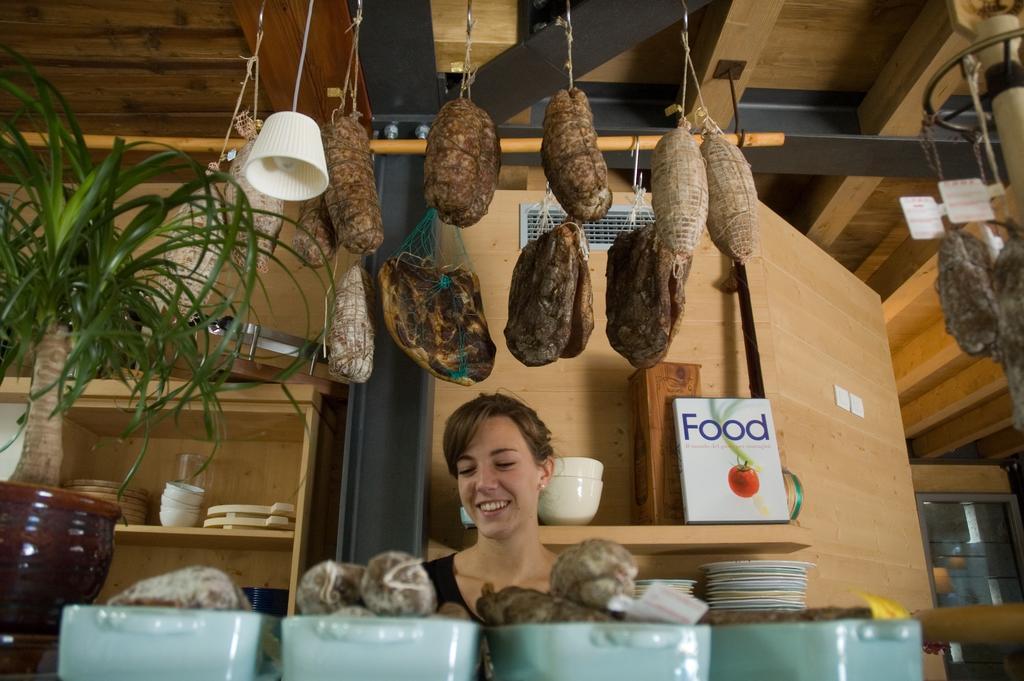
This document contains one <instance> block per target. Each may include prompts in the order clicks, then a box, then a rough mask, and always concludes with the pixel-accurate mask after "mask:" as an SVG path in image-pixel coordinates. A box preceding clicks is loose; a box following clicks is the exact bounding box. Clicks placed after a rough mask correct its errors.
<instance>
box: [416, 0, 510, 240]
mask: <svg viewBox="0 0 1024 681" xmlns="http://www.w3.org/2000/svg"><path fill="white" fill-rule="evenodd" d="M474 23H475V22H474V21H473V14H472V0H470V4H468V5H467V11H466V54H465V58H464V60H463V63H462V84H461V86H460V89H459V97H458V98H456V99H453V100H452V101H450V102H448V103H446V104H445V105H444V106H442V107H441V110H440V111H439V112H438V113H437V117H436V118H435V119H434V123H433V125H432V126H431V128H430V133H429V134H428V135H427V153H426V157H425V158H424V161H423V188H424V195H425V197H426V200H427V205H428V206H430V207H432V208H434V209H436V210H437V212H438V215H440V216H441V220H443V221H444V222H446V223H448V224H450V225H456V226H458V227H470V226H471V225H475V224H476V223H477V222H479V221H480V220H481V218H483V216H484V215H486V214H487V210H488V208H490V205H491V199H493V198H494V191H495V189H496V188H497V186H498V173H499V171H500V170H501V140H500V139H499V137H498V130H497V128H496V127H495V125H494V121H493V120H491V117H490V116H489V115H488V114H487V112H486V111H484V110H483V109H481V108H480V107H478V106H477V105H476V104H474V103H473V100H472V85H473V78H474V75H475V71H474V68H473V63H472V47H473V25H474Z"/></svg>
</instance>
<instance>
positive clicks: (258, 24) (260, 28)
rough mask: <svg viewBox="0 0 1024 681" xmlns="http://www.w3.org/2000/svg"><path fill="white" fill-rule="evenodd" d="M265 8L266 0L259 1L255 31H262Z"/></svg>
mask: <svg viewBox="0 0 1024 681" xmlns="http://www.w3.org/2000/svg"><path fill="white" fill-rule="evenodd" d="M266 8H267V0H263V2H261V3H260V18H259V22H258V23H257V24H256V33H263V10H265V9H266Z"/></svg>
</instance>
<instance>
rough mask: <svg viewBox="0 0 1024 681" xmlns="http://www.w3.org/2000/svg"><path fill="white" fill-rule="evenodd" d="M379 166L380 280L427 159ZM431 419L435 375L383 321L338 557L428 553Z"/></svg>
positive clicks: (351, 439)
mask: <svg viewBox="0 0 1024 681" xmlns="http://www.w3.org/2000/svg"><path fill="white" fill-rule="evenodd" d="M367 4H368V5H369V4H372V3H367ZM375 165H376V168H375V172H376V176H377V191H378V192H379V194H380V202H381V210H382V213H383V218H384V226H385V227H384V243H383V244H382V245H381V247H380V248H379V249H377V252H376V253H374V254H373V255H371V256H369V257H368V258H367V262H366V266H367V267H368V268H369V270H370V272H371V273H372V274H373V275H374V280H376V275H377V271H378V270H379V269H380V266H381V264H383V262H384V260H385V259H387V258H388V257H389V256H390V255H392V254H394V253H395V252H396V251H397V250H398V249H399V247H400V246H401V244H402V242H403V241H404V240H405V237H406V236H408V233H409V231H411V228H412V227H413V226H414V225H415V224H416V223H417V222H418V221H419V219H420V218H421V217H422V215H423V213H424V211H425V210H426V205H425V203H424V200H423V159H422V158H419V157H415V156H378V157H377V160H376V164H375ZM374 314H376V311H374ZM433 419H434V379H433V377H431V376H430V374H428V373H427V372H426V371H423V370H422V369H421V368H420V367H419V366H418V365H416V363H414V362H413V361H412V360H411V359H409V358H408V357H407V356H406V355H405V353H404V352H402V350H401V349H399V348H398V346H396V345H395V343H394V342H393V341H392V339H391V336H390V335H389V334H388V332H387V330H386V329H385V328H383V325H382V324H380V323H378V329H377V334H376V343H375V344H374V355H373V375H372V376H371V377H370V380H369V381H367V382H366V383H365V384H363V385H354V384H353V385H350V386H349V396H348V417H347V419H346V426H345V450H344V454H343V457H344V458H343V460H342V477H341V504H340V510H339V519H338V553H337V555H338V560H342V561H347V562H356V563H361V564H366V561H367V560H369V559H370V558H372V557H373V556H374V555H376V554H378V553H380V552H381V551H387V550H401V551H406V552H408V553H411V554H413V555H417V556H424V555H425V554H424V551H425V549H426V541H427V526H426V518H427V501H428V490H429V479H430V477H429V476H430V450H431V434H432V428H433Z"/></svg>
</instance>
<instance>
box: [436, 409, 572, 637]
mask: <svg viewBox="0 0 1024 681" xmlns="http://www.w3.org/2000/svg"><path fill="white" fill-rule="evenodd" d="M553 456H554V453H553V451H552V448H551V431H550V430H548V428H547V426H545V425H544V422H543V421H541V420H540V418H538V416H537V413H536V412H535V411H534V410H533V409H531V408H530V407H529V406H527V405H525V404H523V403H522V402H520V401H519V400H517V399H515V398H512V397H509V396H507V395H500V394H481V395H480V396H479V397H477V398H475V399H473V400H471V401H469V402H467V403H466V404H464V405H462V406H461V407H459V408H458V409H456V410H455V412H454V413H452V415H451V416H450V417H449V418H448V421H447V422H446V423H445V429H444V457H445V461H446V462H447V464H448V470H449V472H450V473H451V474H452V475H453V476H454V477H455V478H456V480H457V481H458V485H459V498H460V499H461V501H462V505H463V506H464V507H465V508H466V511H467V512H468V513H469V515H470V518H472V520H473V522H474V523H475V524H476V526H477V529H478V534H477V537H478V538H477V542H476V544H475V545H473V546H471V547H469V548H468V549H465V550H464V551H460V552H458V553H455V554H453V555H450V556H445V557H444V558H439V559H437V560H434V561H431V562H429V563H426V564H425V567H426V569H427V573H428V574H429V575H430V578H431V580H432V581H433V582H434V586H435V587H436V589H437V594H438V602H439V604H444V603H446V602H453V603H456V604H458V605H461V606H462V607H464V608H466V610H468V611H469V612H470V613H471V614H472V615H473V617H474V618H475V619H477V620H479V618H478V617H477V614H476V607H475V606H476V601H477V599H478V598H479V597H480V594H481V591H482V589H483V586H484V584H485V583H489V584H491V585H493V586H494V588H495V589H496V590H500V589H502V588H504V587H506V586H520V587H527V588H532V589H537V590H539V591H547V590H548V588H549V582H548V577H549V575H550V573H551V566H552V565H553V564H554V560H555V554H553V553H551V552H550V551H548V550H547V549H546V548H544V546H543V544H541V542H540V528H539V522H538V520H537V502H538V499H539V497H540V491H541V490H542V489H544V487H545V486H546V485H547V484H548V482H549V481H550V480H551V475H552V471H553V470H554V458H553Z"/></svg>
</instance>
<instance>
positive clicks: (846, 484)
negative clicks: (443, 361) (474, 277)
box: [430, 191, 930, 608]
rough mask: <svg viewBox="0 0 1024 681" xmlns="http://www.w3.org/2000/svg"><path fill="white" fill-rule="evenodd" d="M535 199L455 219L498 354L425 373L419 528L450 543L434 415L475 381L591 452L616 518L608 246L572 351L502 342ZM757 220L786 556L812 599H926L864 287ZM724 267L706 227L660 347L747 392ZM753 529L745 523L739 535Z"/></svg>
mask: <svg viewBox="0 0 1024 681" xmlns="http://www.w3.org/2000/svg"><path fill="white" fill-rule="evenodd" d="M540 197H541V193H540V192H536V191H532V192H511V191H508V192H502V191H500V192H498V193H497V195H496V196H495V199H494V202H493V203H492V205H491V209H490V212H489V214H488V216H487V217H486V218H485V219H484V220H483V221H481V223H480V224H478V225H476V226H474V227H473V228H471V229H469V230H464V231H463V232H462V233H461V235H462V237H463V239H464V240H465V243H466V248H467V251H468V252H469V255H470V258H471V259H472V260H473V262H474V264H475V266H476V268H477V271H478V272H479V273H480V277H481V281H482V284H483V298H484V306H485V309H486V311H487V318H488V321H489V324H490V327H491V334H492V337H493V338H494V340H495V344H496V345H497V346H498V356H497V361H496V364H495V369H494V372H493V373H492V374H491V377H490V378H489V379H488V380H487V381H484V382H483V383H481V384H478V385H477V386H474V387H471V388H464V387H460V386H456V385H453V384H450V383H444V382H439V383H437V388H436V392H435V405H434V406H435V420H434V452H433V465H432V469H431V500H430V510H431V524H430V536H431V537H432V538H433V539H435V540H437V541H440V542H442V543H447V544H449V545H458V543H459V542H460V537H461V532H460V528H459V524H458V520H457V514H458V503H459V502H458V493H457V490H456V486H455V482H454V480H453V479H452V478H451V477H450V476H449V474H448V472H447V469H446V467H445V465H444V461H443V457H442V454H441V437H442V433H443V429H444V420H445V418H447V416H448V414H450V413H451V411H452V410H454V409H455V408H456V407H457V406H458V405H460V404H462V403H463V402H465V401H467V400H469V399H471V398H472V397H474V396H475V395H476V394H478V393H479V392H482V391H494V390H498V389H507V390H510V391H512V392H514V393H515V394H516V395H518V396H519V397H521V398H523V399H525V400H526V401H527V402H529V403H530V404H531V405H532V406H534V407H535V408H536V409H537V411H538V412H539V414H540V416H541V418H543V419H545V421H546V422H547V423H548V425H549V426H550V427H551V429H552V431H553V433H554V437H555V444H556V451H557V452H558V453H560V454H565V455H583V456H593V457H596V458H600V459H601V460H602V461H603V462H604V463H605V466H606V468H605V491H604V495H603V498H602V503H601V508H600V510H599V511H598V516H597V518H595V520H594V524H596V525H597V524H628V522H629V504H628V501H629V493H630V489H629V485H630V477H629V476H630V464H631V452H630V442H631V439H632V437H631V433H630V432H629V429H630V424H629V404H628V397H627V389H626V381H627V378H628V376H629V374H630V373H631V371H632V369H631V367H630V366H629V365H628V363H627V362H626V361H625V360H624V359H623V358H621V357H619V356H618V355H617V354H615V353H614V352H613V351H612V350H611V348H610V347H609V346H608V342H607V339H606V337H605V335H604V325H605V318H604V300H603V294H604V281H603V279H604V268H605V264H606V262H607V260H606V255H605V254H604V253H603V252H593V253H592V254H591V261H590V268H591V276H592V279H593V284H594V289H595V301H594V302H595V304H594V312H595V321H596V328H595V330H594V335H593V336H592V337H591V340H590V344H589V346H588V347H587V350H586V351H585V352H584V353H583V354H582V355H581V356H580V357H577V358H575V359H571V360H559V361H558V362H556V363H555V364H553V365H549V366H547V367H539V368H526V367H523V366H522V365H520V364H519V363H518V362H517V361H516V360H515V359H514V358H513V357H511V356H510V355H509V354H508V352H507V350H506V348H505V344H504V338H503V336H502V330H503V328H504V324H505V318H506V317H507V296H508V286H509V281H510V279H511V272H512V267H513V266H514V263H515V260H516V257H517V255H518V214H519V211H518V207H519V203H520V202H533V201H537V200H539V198H540ZM626 200H627V197H625V196H617V197H616V201H617V202H624V201H626ZM761 220H762V229H763V237H764V257H763V258H755V259H754V260H753V261H752V262H751V263H750V264H748V274H749V276H750V279H751V290H752V298H753V305H754V310H755V312H754V314H755V320H756V323H757V334H758V341H759V343H760V350H761V356H762V365H763V370H764V373H765V383H766V387H767V389H768V393H769V397H770V398H771V399H772V404H773V412H774V415H775V421H776V428H777V431H778V435H779V442H780V448H781V450H782V459H783V462H784V464H785V465H787V466H788V467H790V468H792V469H793V470H794V471H795V472H797V474H798V475H800V477H801V480H802V481H803V482H804V486H805V492H806V500H805V511H804V513H803V514H802V516H801V518H800V521H799V522H800V524H801V525H802V526H803V527H805V528H808V529H810V530H811V531H812V533H813V535H814V541H813V546H812V547H811V548H810V549H807V550H805V551H802V552H800V553H797V554H791V555H788V556H786V557H790V558H799V559H805V560H810V561H813V562H815V563H816V564H817V566H818V567H817V569H816V570H815V571H813V573H812V578H811V584H810V588H809V601H810V603H811V604H812V605H833V604H834V605H855V604H857V603H858V597H857V596H856V595H855V594H853V593H852V592H851V589H852V588H863V589H866V590H869V591H874V592H876V593H880V594H886V595H889V596H891V597H894V598H897V599H898V600H900V601H902V602H903V603H904V604H906V605H907V606H908V607H911V608H921V607H926V606H928V605H929V604H930V595H929V589H928V580H927V576H926V574H925V567H924V553H923V549H922V546H921V540H920V532H919V530H918V524H917V511H916V506H915V504H914V495H913V486H912V482H911V476H910V466H909V462H908V459H907V452H906V446H905V442H904V440H903V427H902V423H901V421H900V411H899V401H898V399H897V395H896V385H895V379H894V378H893V371H892V365H891V363H890V354H889V346H888V341H887V338H886V332H885V324H884V321H883V318H882V309H881V304H880V301H879V299H878V296H877V294H875V293H874V292H873V291H871V290H870V289H868V288H867V287H866V286H865V285H864V284H863V283H862V282H861V281H859V280H858V279H857V277H856V276H855V275H854V274H853V273H851V272H849V271H847V270H846V269H844V268H843V267H842V265H840V264H839V263H837V262H835V261H834V260H832V259H831V258H829V257H828V256H827V255H826V254H824V253H822V252H821V250H820V249H818V248H817V247H816V246H814V244H812V243H811V242H810V241H809V240H807V238H806V237H804V236H803V235H801V234H799V233H798V232H797V231H796V230H795V229H793V228H791V227H790V226H789V225H787V224H786V223H785V222H784V221H783V220H782V219H781V218H780V217H778V216H777V215H776V214H774V213H772V212H771V211H770V210H768V209H767V208H764V207H762V211H761ZM727 270H728V263H727V261H725V260H724V259H723V258H722V257H721V256H719V255H718V254H717V252H716V251H715V250H714V247H713V246H711V245H710V243H709V242H708V240H707V238H706V237H705V240H704V242H703V243H702V244H701V246H700V248H699V249H698V252H697V254H696V259H695V265H694V269H693V275H692V276H691V278H690V281H689V282H688V284H687V289H686V292H687V309H686V316H685V321H684V324H683V328H682V330H681V331H680V334H679V336H678V337H677V338H676V340H675V342H674V344H673V346H672V349H671V351H670V353H669V357H668V360H669V361H679V362H697V363H700V364H701V365H702V368H701V383H702V387H703V392H704V394H705V395H709V396H726V395H739V396H746V395H748V394H749V392H748V388H747V378H746V365H745V360H744V356H743V350H742V345H741V342H742V341H741V336H740V333H741V329H740V327H739V324H738V319H737V309H736V300H735V297H734V296H728V295H725V294H723V293H721V292H720V291H719V289H718V288H716V284H717V283H719V282H720V281H721V280H722V278H723V277H724V274H725V273H726V272H727ZM834 383H839V384H840V385H843V386H845V387H847V388H848V389H850V390H852V391H853V392H855V393H857V394H859V395H861V396H862V397H863V398H864V401H865V405H866V418H865V419H861V418H858V417H856V416H853V415H852V414H850V413H848V412H844V411H841V410H839V409H838V408H837V407H836V406H835V403H834V396H833V388H832V386H833V384H834ZM757 531H758V530H757V528H756V527H751V528H750V533H751V536H752V537H756V535H757ZM438 555H440V554H438ZM715 558H716V556H710V555H709V556H671V555H668V556H666V555H658V556H641V557H640V559H639V563H640V566H641V574H642V575H644V576H651V577H699V576H700V571H699V566H700V565H701V564H702V563H705V562H709V561H711V560H714V559H715ZM732 558H735V556H732Z"/></svg>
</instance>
